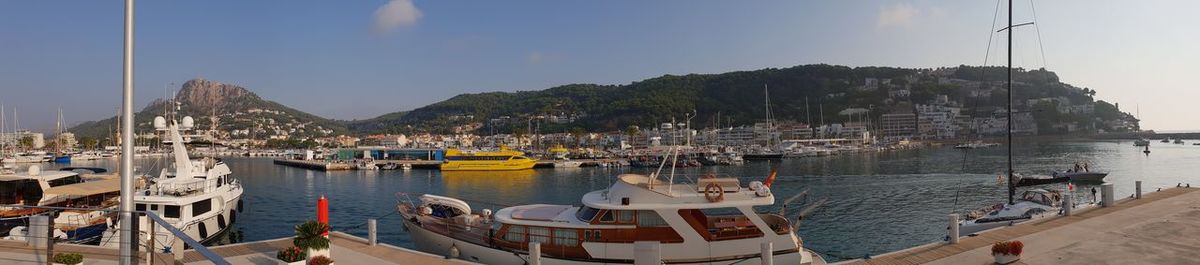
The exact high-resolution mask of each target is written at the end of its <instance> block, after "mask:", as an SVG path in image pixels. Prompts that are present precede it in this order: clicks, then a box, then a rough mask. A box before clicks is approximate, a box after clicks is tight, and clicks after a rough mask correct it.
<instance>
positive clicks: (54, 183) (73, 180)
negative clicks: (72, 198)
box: [47, 175, 83, 187]
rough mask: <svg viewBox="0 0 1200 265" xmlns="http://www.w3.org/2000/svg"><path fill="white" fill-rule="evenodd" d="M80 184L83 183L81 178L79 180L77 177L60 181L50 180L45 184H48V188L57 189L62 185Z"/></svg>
mask: <svg viewBox="0 0 1200 265" xmlns="http://www.w3.org/2000/svg"><path fill="white" fill-rule="evenodd" d="M80 182H83V178H80V177H79V175H74V176H70V177H65V178H60V179H52V180H50V181H47V183H49V184H50V187H58V186H62V185H68V184H75V183H80Z"/></svg>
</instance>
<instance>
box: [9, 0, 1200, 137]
mask: <svg viewBox="0 0 1200 265" xmlns="http://www.w3.org/2000/svg"><path fill="white" fill-rule="evenodd" d="M122 3H123V1H119V0H103V1H4V2H0V102H2V103H4V104H5V108H7V109H9V110H11V108H12V107H14V106H15V107H17V108H18V109H19V112H20V115H21V121H22V127H25V128H31V129H34V130H44V131H48V130H51V129H52V128H53V118H54V110H55V109H56V108H57V107H59V106H61V107H62V108H63V109H64V112H65V114H64V116H66V119H67V120H68V122H70V123H77V122H80V121H84V120H94V119H99V118H103V117H107V116H112V115H113V113H115V112H116V111H117V109H116V108H117V106H118V103H119V98H120V93H119V91H120V86H121V72H120V71H121V40H122V35H121V34H122V33H121V30H122V15H123V14H122V12H123V6H122ZM996 3H997V2H996V1H919V0H918V1H819V2H817V1H683V0H671V1H590V2H584V1H550V0H546V1H532V0H530V1H453V0H430V1H425V0H416V1H415V2H410V1H408V0H393V1H390V2H389V1H383V0H376V1H140V2H139V3H138V6H137V12H138V13H137V15H138V16H137V42H136V43H137V51H136V56H137V63H136V67H137V71H136V73H137V76H136V81H137V82H136V85H137V101H136V104H137V105H138V107H139V108H140V107H141V106H144V105H145V104H146V103H147V102H149V101H150V100H152V99H154V98H158V97H162V96H163V95H164V91H166V90H167V86H168V85H169V84H170V83H175V84H176V85H178V84H179V83H182V82H183V81H185V80H187V79H190V78H194V77H204V78H208V79H212V80H219V81H223V82H228V83H234V84H238V85H242V86H244V87H247V88H249V89H250V90H252V91H254V92H256V93H258V94H259V95H261V96H263V97H265V98H268V99H271V100H275V101H279V102H281V103H284V104H287V105H290V106H293V107H296V108H299V109H301V110H304V111H309V112H312V113H315V114H318V115H323V116H326V117H332V118H339V119H355V118H359V119H361V118H369V117H373V116H376V115H379V114H383V113H386V112H392V111H397V110H406V109H412V108H416V107H420V106H423V105H425V104H429V103H432V102H436V101H439V100H443V99H446V98H449V97H451V96H453V95H456V94H459V93H464V92H481V91H497V90H499V91H513V90H534V89H543V88H547V87H551V86H555V85H561V84H568V83H601V84H623V83H628V82H631V81H636V80H640V79H644V78H648V77H655V76H660V75H663V74H686V73H720V72H726V71H734V70H752V69H760V68H766V67H787V66H792V65H798V64H810V63H829V64H841V65H850V66H865V65H880V66H901V67H938V66H956V65H960V64H972V65H978V64H982V63H983V62H984V52H985V49H986V48H987V43H988V41H987V40H988V34H989V30H988V29H989V26H991V23H992V14H993V12H994V11H995V8H996ZM1030 4H1031V2H1030V1H1017V2H1016V11H1017V15H1016V21H1017V22H1025V21H1031V20H1032V12H1031V9H1030ZM1196 10H1200V1H1092V0H1089V1H1083V0H1078V1H1039V2H1037V3H1036V12H1037V16H1038V26H1039V28H1038V29H1040V31H1041V36H1042V37H1043V41H1044V48H1045V57H1046V60H1045V61H1043V60H1042V59H1041V55H1040V53H1039V52H1038V48H1037V47H1038V46H1037V42H1036V40H1037V32H1036V31H1035V28H1033V27H1027V28H1020V29H1018V30H1017V31H1016V32H1015V33H1016V34H1017V35H1018V38H1014V39H1016V40H1017V41H1016V42H1017V45H1016V47H1017V52H1016V53H1015V61H1016V62H1017V63H1018V64H1019V65H1022V66H1026V67H1041V66H1043V65H1045V66H1048V67H1049V68H1050V69H1051V70H1053V71H1056V72H1058V73H1059V75H1060V77H1061V78H1062V79H1063V80H1064V81H1066V82H1068V83H1071V84H1075V85H1077V86H1082V87H1090V88H1093V89H1096V90H1097V91H1098V93H1099V94H1098V97H1099V98H1100V99H1104V100H1108V101H1115V102H1118V103H1120V104H1121V107H1122V109H1124V110H1128V111H1131V112H1132V111H1134V110H1135V106H1140V108H1141V117H1142V118H1143V120H1144V123H1143V125H1144V127H1145V128H1151V129H1200V118H1198V117H1197V116H1191V115H1187V114H1190V113H1192V112H1195V111H1196V110H1197V107H1195V104H1196V103H1195V102H1197V101H1196V100H1197V99H1200V90H1198V89H1193V86H1195V85H1197V83H1198V82H1197V81H1195V80H1194V78H1196V77H1197V76H1200V75H1197V74H1196V73H1197V72H1200V71H1198V70H1200V52H1198V49H1200V48H1198V47H1200V21H1198V18H1197V16H1196V15H1195V14H1194V13H1195V11H1196ZM999 22H1000V23H1003V22H1004V20H1003V15H1002V17H1001V20H1000V21H999ZM995 41H996V42H997V44H999V43H1001V42H1002V41H1003V39H1002V38H997V39H996V40H995ZM999 48H1001V47H994V48H993V49H994V51H995V49H999ZM992 54H993V60H990V63H992V64H999V63H1003V61H1000V60H997V59H999V58H1000V57H999V56H1002V55H1003V54H1002V52H994V53H992ZM174 89H176V88H175V87H172V88H171V90H172V91H173V90H174Z"/></svg>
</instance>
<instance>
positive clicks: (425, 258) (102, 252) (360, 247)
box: [0, 232, 476, 265]
mask: <svg viewBox="0 0 1200 265" xmlns="http://www.w3.org/2000/svg"><path fill="white" fill-rule="evenodd" d="M329 239H330V241H331V242H330V256H331V257H332V258H333V260H334V261H335V262H337V263H338V264H376V265H389V264H395V265H400V264H423V265H467V264H476V263H471V262H468V261H465V260H459V259H446V258H445V257H442V256H437V255H433V254H429V253H424V252H419V251H416V250H410V249H406V248H401V247H397V246H392V245H388V244H376V245H371V244H369V242H368V241H367V239H364V238H360V237H356V236H353V235H350V234H346V233H342V232H330V233H329ZM291 245H292V239H291V238H290V237H288V238H279V239H272V240H263V241H254V242H245V243H238V244H232V245H223V246H215V247H210V248H209V250H211V251H213V252H214V253H217V254H218V255H220V256H221V257H224V258H225V261H228V262H229V263H231V264H256V265H261V264H287V263H284V262H283V261H280V260H278V259H276V258H275V253H276V251H279V250H280V249H282V248H286V247H289V246H291ZM64 252H72V253H80V254H83V263H82V264H83V265H107V264H118V262H117V260H118V255H117V249H115V248H103V247H97V246H87V245H74V244H55V245H54V248H53V251H52V253H64ZM139 254H140V256H139V259H138V260H137V263H138V264H156V265H157V264H162V265H175V264H212V263H211V262H209V261H208V260H207V259H205V258H204V257H203V256H201V255H200V254H199V253H198V252H196V251H195V250H186V251H184V252H183V258H182V259H180V260H175V259H174V257H173V256H172V255H171V254H162V253H156V254H155V256H154V259H153V262H151V261H150V259H148V257H149V255H147V254H146V252H144V251H142V252H139ZM0 263H3V264H5V265H38V264H47V263H46V249H45V247H44V246H36V247H35V246H30V245H29V244H28V243H26V242H25V241H14V240H0Z"/></svg>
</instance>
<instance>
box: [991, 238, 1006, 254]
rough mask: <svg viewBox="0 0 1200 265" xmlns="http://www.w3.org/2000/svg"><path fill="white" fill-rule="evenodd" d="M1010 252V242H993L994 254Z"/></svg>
mask: <svg viewBox="0 0 1200 265" xmlns="http://www.w3.org/2000/svg"><path fill="white" fill-rule="evenodd" d="M1004 254H1008V242H1005V241H1000V242H996V244H992V255H1004Z"/></svg>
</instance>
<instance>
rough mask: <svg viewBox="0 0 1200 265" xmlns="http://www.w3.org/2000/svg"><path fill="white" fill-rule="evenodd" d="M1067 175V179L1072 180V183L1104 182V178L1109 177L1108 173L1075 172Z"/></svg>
mask: <svg viewBox="0 0 1200 265" xmlns="http://www.w3.org/2000/svg"><path fill="white" fill-rule="evenodd" d="M1065 175H1066V177H1068V178H1070V179H1071V181H1072V182H1104V177H1107V176H1108V173H1102V172H1075V173H1066V174H1065Z"/></svg>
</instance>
